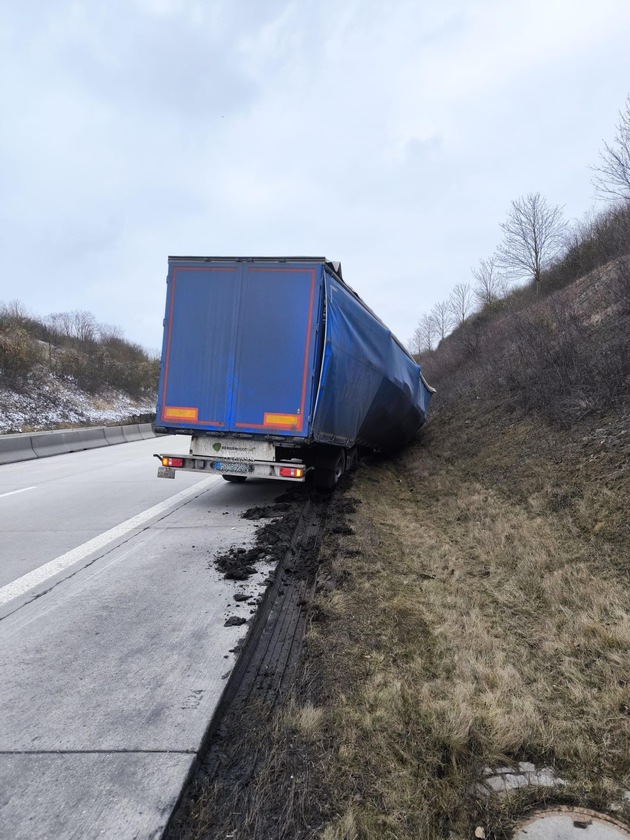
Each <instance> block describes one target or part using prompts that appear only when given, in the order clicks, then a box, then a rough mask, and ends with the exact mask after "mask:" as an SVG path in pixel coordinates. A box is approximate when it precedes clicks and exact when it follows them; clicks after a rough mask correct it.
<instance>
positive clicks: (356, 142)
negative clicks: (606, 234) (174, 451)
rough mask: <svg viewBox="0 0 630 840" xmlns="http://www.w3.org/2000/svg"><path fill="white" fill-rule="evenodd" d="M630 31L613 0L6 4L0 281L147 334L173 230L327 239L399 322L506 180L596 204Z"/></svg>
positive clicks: (269, 240) (318, 246)
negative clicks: (596, 182) (595, 183)
mask: <svg viewBox="0 0 630 840" xmlns="http://www.w3.org/2000/svg"><path fill="white" fill-rule="evenodd" d="M629 35H630V6H629V5H628V4H627V2H626V0H599V2H598V3H597V4H592V3H591V2H586V0H572V2H569V0H515V2H512V3H506V2H504V0H501V2H500V1H499V0H472V2H471V1H470V0H447V2H443V3H441V4H435V3H429V2H417V0H399V2H397V3H396V4H389V5H383V4H382V3H378V2H376V0H342V1H341V2H340V1H339V0H337V2H333V0H321V2H319V3H317V4H304V3H302V2H298V0H268V2H265V3H264V4H263V3H258V2H254V0H242V2H239V3H230V2H228V0H216V2H213V3H206V2H200V0H134V3H131V4H130V3H123V2H121V0H111V1H110V2H107V3H106V2H89V3H88V2H79V0H65V2H64V0H60V2H58V3H56V4H52V5H51V4H49V3H44V2H41V0H40V2H34V3H31V4H28V8H27V7H24V8H22V7H20V6H19V5H18V4H13V6H12V7H11V8H8V7H5V8H4V9H3V10H2V11H0V72H1V73H2V78H3V80H4V85H3V90H2V93H1V94H0V96H1V102H0V105H1V106H2V113H3V115H4V116H3V125H2V130H0V179H1V181H2V183H3V196H2V200H1V203H0V221H1V228H0V229H1V230H2V237H3V239H4V242H3V243H2V245H1V247H2V252H3V255H4V256H5V263H6V270H5V272H4V276H5V277H8V278H10V280H9V282H8V283H5V284H4V288H3V289H2V291H1V292H0V298H4V299H6V298H15V297H20V296H22V297H23V299H24V302H25V303H26V304H27V305H30V306H32V307H33V308H34V309H37V310H39V311H45V310H46V309H55V310H59V309H62V308H67V309H77V308H80V309H91V310H92V311H94V313H95V315H96V316H97V318H99V319H100V320H103V321H107V322H111V323H119V324H121V325H122V326H123V327H124V328H125V330H126V332H127V334H128V335H129V336H130V337H131V338H133V339H135V340H139V341H142V342H144V343H146V344H149V345H150V346H157V345H158V344H159V341H160V330H161V319H162V309H163V299H162V296H163V293H164V287H163V280H164V274H165V270H166V256H167V255H168V254H169V253H198V254H205V253H230V252H231V253H239V252H241V253H256V252H257V253H265V254H269V253H274V252H276V253H297V252H301V253H322V254H325V255H327V256H329V257H332V258H335V259H341V260H342V261H343V263H344V270H345V276H346V277H347V279H348V281H349V282H350V283H351V285H354V286H355V287H356V288H357V290H358V291H359V292H360V293H361V294H362V295H363V296H364V297H365V298H366V300H367V301H368V303H369V304H370V305H371V306H372V307H373V308H374V309H375V310H376V311H377V312H378V313H379V314H380V315H381V316H382V317H383V319H384V320H385V322H386V323H388V324H389V325H390V326H391V327H392V328H393V329H394V331H395V332H397V333H398V334H399V335H400V336H401V337H402V338H405V337H406V336H407V335H410V334H411V332H412V331H413V328H414V326H415V323H416V322H417V320H418V318H419V316H420V315H421V313H422V311H423V309H424V308H425V307H430V306H431V305H432V304H433V303H435V302H436V301H437V300H439V299H441V298H443V297H445V296H447V295H448V293H449V290H450V288H451V287H452V286H453V285H454V284H455V283H456V282H459V281H461V280H468V279H469V277H470V275H469V270H470V266H471V265H472V264H474V263H476V261H477V259H478V258H479V257H480V256H484V255H486V254H487V253H489V252H490V251H491V250H492V249H493V248H494V246H495V244H496V241H497V240H498V232H499V231H498V222H499V221H501V220H502V218H503V217H504V214H505V212H506V210H507V207H508V204H509V201H510V200H511V199H513V198H516V197H517V196H518V195H519V194H521V193H523V192H526V191H530V190H540V191H542V192H543V193H546V194H547V195H549V198H550V200H552V201H553V202H558V203H566V204H567V210H568V212H569V214H570V215H572V214H576V213H579V212H581V211H582V209H583V208H585V207H586V206H588V204H589V203H590V198H591V189H590V184H589V173H588V168H587V167H588V164H589V163H591V162H593V160H594V159H595V156H596V153H597V148H598V146H599V145H600V143H601V138H603V137H611V136H612V133H613V130H614V122H615V118H616V111H617V109H618V108H619V107H621V105H622V103H623V100H624V99H625V96H626V94H627V92H628V90H627V88H628V82H627V78H628V75H627V70H628V59H627V43H628V41H629V40H630V39H629V37H628V36H629ZM13 278H15V279H13ZM125 302H129V303H128V305H127V304H126V303H125Z"/></svg>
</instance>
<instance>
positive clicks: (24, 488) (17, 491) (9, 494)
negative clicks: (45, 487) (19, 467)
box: [0, 487, 37, 499]
mask: <svg viewBox="0 0 630 840" xmlns="http://www.w3.org/2000/svg"><path fill="white" fill-rule="evenodd" d="M36 489H37V488H36V487H22V489H21V490H10V491H9V492H8V493H0V499H4V497H5V496H14V495H15V494H16V493H26V491H27V490H36Z"/></svg>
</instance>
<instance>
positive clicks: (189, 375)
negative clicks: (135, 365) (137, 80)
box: [155, 257, 433, 490]
mask: <svg viewBox="0 0 630 840" xmlns="http://www.w3.org/2000/svg"><path fill="white" fill-rule="evenodd" d="M168 263H169V266H168V277H167V296H166V315H165V318H164V341H163V346H162V361H161V369H160V383H159V389H158V401H157V414H156V420H155V431H156V433H157V434H183V435H190V436H191V443H190V452H189V454H188V455H185V456H182V455H169V454H168V453H165V454H160V455H158V456H157V457H159V458H160V461H161V465H160V467H159V469H158V475H159V476H161V477H164V478H173V477H174V476H175V474H176V471H177V470H195V471H203V472H205V473H206V474H212V473H218V474H221V475H222V476H223V477H224V478H225V479H226V480H228V481H245V480H246V479H247V478H248V477H259V478H271V479H285V480H289V481H304V480H305V478H306V477H307V475H309V474H311V475H312V477H313V481H314V483H315V485H316V486H317V487H319V488H320V489H328V490H330V489H332V488H334V486H335V485H336V483H337V481H338V479H339V477H340V476H341V475H342V473H343V472H344V471H345V470H346V469H350V468H352V467H353V466H354V465H355V464H356V462H357V458H358V454H359V452H360V451H361V449H363V450H366V449H367V450H371V451H388V450H395V449H399V448H400V447H402V446H404V445H405V444H406V443H408V442H409V440H410V439H411V438H412V437H413V435H414V434H415V432H416V431H417V430H418V429H419V427H420V426H421V425H422V424H423V423H424V422H425V420H426V417H427V411H428V407H429V401H430V399H431V394H432V393H433V389H432V388H431V387H430V386H429V385H428V384H427V383H426V381H425V380H424V377H423V375H422V372H421V370H420V367H419V366H418V365H417V364H416V363H415V361H414V360H413V358H412V357H411V356H410V354H409V353H408V352H407V350H406V349H405V348H404V347H403V345H402V344H401V343H400V342H399V341H398V340H397V339H396V338H395V337H394V336H393V335H392V333H391V332H390V331H389V330H388V329H387V327H386V326H385V325H384V324H383V323H382V321H381V320H380V319H379V318H377V317H376V315H374V313H373V312H372V311H371V310H370V309H369V308H368V307H367V306H366V305H365V304H364V303H363V301H362V300H361V298H360V297H359V296H358V295H357V294H356V292H354V291H353V290H352V289H351V288H350V287H349V286H348V285H347V284H346V283H345V282H344V281H343V278H342V274H341V266H340V265H339V263H334V262H330V261H329V260H327V259H325V258H324V257H169V261H168Z"/></svg>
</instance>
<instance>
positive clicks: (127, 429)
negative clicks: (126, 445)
mask: <svg viewBox="0 0 630 840" xmlns="http://www.w3.org/2000/svg"><path fill="white" fill-rule="evenodd" d="M121 428H122V430H123V435H124V436H125V440H126V441H134V440H144V438H143V437H142V432H141V431H140V426H139V425H138V424H137V423H131V425H129V426H121Z"/></svg>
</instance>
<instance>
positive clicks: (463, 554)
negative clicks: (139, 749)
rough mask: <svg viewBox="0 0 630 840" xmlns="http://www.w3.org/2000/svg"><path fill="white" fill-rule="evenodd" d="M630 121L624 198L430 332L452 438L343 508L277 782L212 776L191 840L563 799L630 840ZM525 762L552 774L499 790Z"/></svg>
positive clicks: (444, 819) (353, 490)
mask: <svg viewBox="0 0 630 840" xmlns="http://www.w3.org/2000/svg"><path fill="white" fill-rule="evenodd" d="M626 107H627V110H626V111H624V112H623V113H622V115H621V117H622V119H621V122H620V127H619V134H618V137H617V140H616V142H615V144H613V145H612V146H607V147H606V148H605V150H604V152H603V163H602V168H601V169H600V170H599V175H598V177H599V178H604V179H605V180H604V182H600V186H601V185H602V183H604V185H607V186H608V187H609V188H610V189H613V188H614V189H615V190H616V191H617V192H616V193H615V195H614V198H615V199H616V202H615V203H614V204H612V205H609V206H606V207H604V209H603V210H602V211H601V212H600V213H599V214H597V215H596V216H594V217H593V218H591V219H590V220H588V221H587V222H585V223H584V224H583V225H581V226H578V227H575V228H573V230H572V232H571V235H570V237H569V238H568V239H567V233H566V231H563V239H562V243H561V244H560V245H559V244H558V241H559V240H557V238H555V237H554V243H555V244H554V250H553V253H552V255H549V254H548V255H547V257H548V259H545V258H544V257H543V258H542V259H541V261H540V262H539V263H537V264H535V263H532V264H531V266H530V268H529V275H528V278H529V279H528V282H527V283H526V284H525V285H521V286H519V287H517V288H512V290H511V291H510V290H509V287H507V286H505V283H504V281H503V280H502V281H501V282H500V283H499V282H498V281H497V275H496V274H495V273H494V272H495V270H496V267H497V266H498V265H499V264H500V260H499V258H496V259H495V258H492V259H490V260H486V261H483V262H482V263H480V266H479V269H477V270H476V271H477V274H478V275H479V276H480V277H481V278H482V280H479V281H478V283H479V285H478V286H477V287H476V289H475V291H476V292H477V302H478V303H477V305H478V308H477V311H476V312H475V313H472V312H471V309H470V307H471V303H472V294H473V290H472V287H470V286H467V284H460V287H461V288H459V289H457V288H456V290H454V295H453V296H452V299H451V304H450V305H449V304H448V303H445V304H443V305H442V306H441V308H440V311H438V310H437V309H436V310H434V312H433V313H431V315H430V316H426V318H425V319H423V320H421V327H422V325H423V324H424V327H426V326H427V324H428V323H429V321H428V320H427V319H428V318H430V319H431V321H430V329H431V331H432V332H431V336H432V340H431V342H429V341H428V339H427V333H426V330H425V332H424V333H423V332H422V330H421V332H420V334H419V338H420V339H421V340H422V341H423V342H424V344H423V345H422V346H419V347H417V348H416V349H418V350H419V351H421V355H420V358H421V361H422V364H423V367H424V372H425V374H426V376H427V379H428V380H429V381H430V382H431V384H432V385H435V386H436V388H437V394H436V396H435V398H434V402H433V404H432V419H431V422H430V423H429V424H428V426H427V427H426V428H425V429H424V430H423V432H422V433H421V434H420V435H419V437H418V439H417V440H416V442H415V443H414V444H413V445H412V446H411V447H410V448H409V449H407V450H406V451H405V452H403V453H400V454H399V455H398V456H396V457H394V458H374V457H372V458H370V459H368V460H365V461H363V462H362V464H361V466H360V468H359V470H358V472H357V473H356V474H355V476H354V479H353V481H352V483H351V484H350V486H349V487H348V488H347V489H346V490H345V491H338V492H337V493H336V495H335V497H334V498H333V501H332V502H331V514H330V517H331V518H330V522H329V527H328V530H327V534H326V537H325V539H324V545H323V549H322V553H321V563H320V568H319V573H318V578H317V585H316V589H315V591H314V593H313V596H312V600H311V603H310V606H309V621H308V627H307V632H306V638H305V645H304V653H303V659H302V665H301V669H300V672H299V675H298V678H297V679H296V683H295V686H294V690H293V692H292V695H291V697H290V698H289V699H288V701H287V702H285V703H283V704H282V705H281V706H280V708H278V707H275V706H274V707H271V708H265V709H262V710H260V709H252V710H251V712H252V714H251V718H250V719H248V720H243V722H242V736H241V737H242V741H241V742H239V741H238V735H235V740H236V743H235V744H231V745H230V748H231V749H233V750H235V751H238V750H241V751H242V750H247V749H255V751H256V766H257V771H256V774H255V776H253V777H252V776H250V777H248V778H239V777H237V776H233V777H231V776H230V777H226V778H215V779H212V780H209V783H208V787H207V789H206V790H205V791H202V792H201V793H200V795H199V797H198V799H197V800H196V802H195V806H194V809H193V812H192V813H191V814H190V819H189V821H188V823H187V825H186V827H185V828H182V829H181V834H178V835H177V836H181V837H186V838H203V837H210V836H213V837H218V836H221V837H231V836H233V837H238V838H241V840H242V838H267V837H274V838H287V839H288V838H320V839H321V840H412V838H413V840H417V838H428V839H430V840H433V839H435V840H438V838H450V840H463V838H471V837H485V838H488V840H495V838H496V840H498V838H508V837H510V836H511V834H512V831H513V828H514V826H515V824H517V823H518V822H519V821H520V820H522V819H523V818H525V817H526V816H527V815H529V814H531V812H532V811H535V810H536V809H540V808H541V807H544V806H546V805H550V804H566V805H576V806H577V805H579V806H582V807H587V808H593V809H598V810H600V811H604V812H606V813H608V814H610V815H611V816H613V817H615V818H616V819H618V820H621V821H622V822H623V821H625V822H626V823H630V518H629V516H628V510H630V351H629V342H628V335H630V170H624V169H623V166H624V165H625V161H627V160H629V158H627V157H624V154H623V149H624V146H623V142H626V143H627V144H628V145H627V147H625V148H627V149H628V150H630V122H628V121H627V120H626V122H624V117H625V115H628V116H629V117H630V100H629V103H628V104H627V106H626ZM626 129H627V130H626ZM624 131H625V134H624ZM620 143H621V146H620ZM611 150H614V151H615V153H616V155H617V157H616V158H615V157H614V156H612V157H611V156H610V152H611ZM607 155H608V158H607V157H606V156H607ZM615 160H617V161H618V162H620V166H621V169H614V168H613V169H612V170H611V169H610V168H608V169H606V167H605V166H604V164H605V163H606V161H608V164H610V166H613V167H614V163H615ZM611 171H612V173H613V174H615V173H616V174H617V175H618V176H619V178H618V181H617V182H615V183H614V184H613V183H611V180H610V179H611ZM626 171H627V173H628V176H629V177H628V181H627V182H626V186H627V190H626V191H625V192H624V191H623V190H624V189H625V187H624V181H623V178H624V177H625V174H624V173H625V172H626ZM606 179H607V180H606ZM619 190H621V191H622V193H621V195H619V194H618V191H619ZM517 204H518V206H517ZM542 204H543V205H544V206H546V205H545V203H544V202H542ZM533 205H536V206H537V207H538V208H539V209H540V207H541V200H540V197H538V198H536V196H535V195H532V196H528V197H527V198H526V199H525V200H524V201H523V202H520V203H515V205H514V207H513V210H514V212H515V213H517V212H520V211H521V210H522V209H523V207H524V208H525V209H527V207H528V206H529V207H530V208H531V207H532V206H533ZM519 208H520V209H519ZM547 209H549V208H548V207H547ZM552 215H553V221H554V223H555V222H557V221H558V217H557V216H556V215H555V214H552ZM513 218H515V217H513ZM503 259H505V254H504V255H503ZM501 264H502V265H503V266H505V262H503V263H501ZM536 266H538V268H537V267H536ZM538 269H539V273H538V274H537V273H536V271H537V270H538ZM497 289H500V290H501V291H500V293H498V292H496V290H497ZM484 290H485V291H484ZM484 295H485V297H484ZM456 313H457V315H456ZM452 318H455V319H456V322H457V323H456V325H455V326H454V325H453V322H452V321H451V320H450V319H452ZM424 327H423V329H424ZM436 335H437V336H439V342H438V341H435V336H436ZM436 344H437V345H438V346H437V347H436V346H435V345H436ZM263 733H264V734H263ZM507 768H511V769H512V771H513V773H514V774H518V773H519V771H522V770H523V768H530V769H531V775H530V776H528V777H527V780H526V781H527V783H523V784H521V785H518V786H516V785H515V786H513V787H512V788H509V789H507V790H501V789H500V788H501V785H494V786H493V785H492V784H490V783H489V780H490V779H496V777H497V774H500V772H501V771H502V770H506V769H507ZM536 774H538V775H536ZM228 775H229V774H228ZM179 825H180V827H181V825H182V824H181V823H180V824H179ZM209 826H212V830H211V831H210V833H208V832H209V828H208V827H209Z"/></svg>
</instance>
